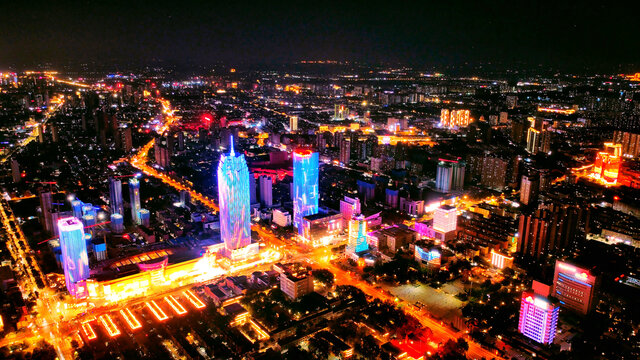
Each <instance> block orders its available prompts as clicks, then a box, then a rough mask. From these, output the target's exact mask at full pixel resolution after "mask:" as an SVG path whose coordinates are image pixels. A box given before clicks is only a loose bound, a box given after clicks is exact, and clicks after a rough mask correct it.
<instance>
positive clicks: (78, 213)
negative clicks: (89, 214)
mask: <svg viewBox="0 0 640 360" xmlns="http://www.w3.org/2000/svg"><path fill="white" fill-rule="evenodd" d="M83 206H84V203H83V202H82V201H80V200H78V199H76V200H73V201H72V202H71V209H72V210H73V217H74V218H77V219H80V218H82V207H83Z"/></svg>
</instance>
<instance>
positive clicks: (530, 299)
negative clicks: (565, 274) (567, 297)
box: [518, 291, 560, 344]
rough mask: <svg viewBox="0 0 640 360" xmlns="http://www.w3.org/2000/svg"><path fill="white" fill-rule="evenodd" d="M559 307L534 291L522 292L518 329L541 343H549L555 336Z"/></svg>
mask: <svg viewBox="0 0 640 360" xmlns="http://www.w3.org/2000/svg"><path fill="white" fill-rule="evenodd" d="M559 313H560V308H559V307H558V306H557V305H556V304H554V303H552V302H551V301H549V299H547V298H546V297H544V296H542V295H539V294H536V293H534V292H532V291H531V292H530V291H527V292H524V293H522V300H521V302H520V321H519V322H518V331H519V332H520V333H522V334H523V335H524V336H526V337H528V338H530V339H532V340H534V341H536V342H539V343H541V344H551V343H552V342H553V339H554V338H555V336H556V328H557V325H558V314H559Z"/></svg>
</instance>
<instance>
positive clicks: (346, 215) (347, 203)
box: [340, 196, 360, 224]
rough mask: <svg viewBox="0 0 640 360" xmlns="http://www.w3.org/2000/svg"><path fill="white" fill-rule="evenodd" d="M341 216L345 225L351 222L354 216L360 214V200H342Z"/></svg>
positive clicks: (346, 197) (348, 198) (347, 198)
mask: <svg viewBox="0 0 640 360" xmlns="http://www.w3.org/2000/svg"><path fill="white" fill-rule="evenodd" d="M340 214H342V219H343V220H344V222H345V224H346V223H347V222H348V221H350V220H351V218H352V217H353V215H355V214H360V199H358V198H352V197H348V196H345V197H344V199H343V200H340Z"/></svg>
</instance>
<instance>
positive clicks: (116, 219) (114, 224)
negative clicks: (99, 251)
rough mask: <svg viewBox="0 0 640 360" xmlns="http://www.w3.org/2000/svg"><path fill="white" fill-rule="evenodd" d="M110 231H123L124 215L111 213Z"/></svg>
mask: <svg viewBox="0 0 640 360" xmlns="http://www.w3.org/2000/svg"><path fill="white" fill-rule="evenodd" d="M111 231H113V232H114V233H116V234H121V233H122V232H123V231H124V217H123V216H122V214H118V213H115V214H114V213H112V214H111Z"/></svg>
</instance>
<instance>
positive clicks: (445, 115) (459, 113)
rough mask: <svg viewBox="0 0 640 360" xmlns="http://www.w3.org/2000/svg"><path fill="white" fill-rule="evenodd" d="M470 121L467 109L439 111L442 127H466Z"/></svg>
mask: <svg viewBox="0 0 640 360" xmlns="http://www.w3.org/2000/svg"><path fill="white" fill-rule="evenodd" d="M471 122H472V119H471V117H470V116H469V110H448V109H442V110H441V111H440V125H442V127H444V128H449V129H452V128H456V127H466V126H469V124H470V123H471Z"/></svg>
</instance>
